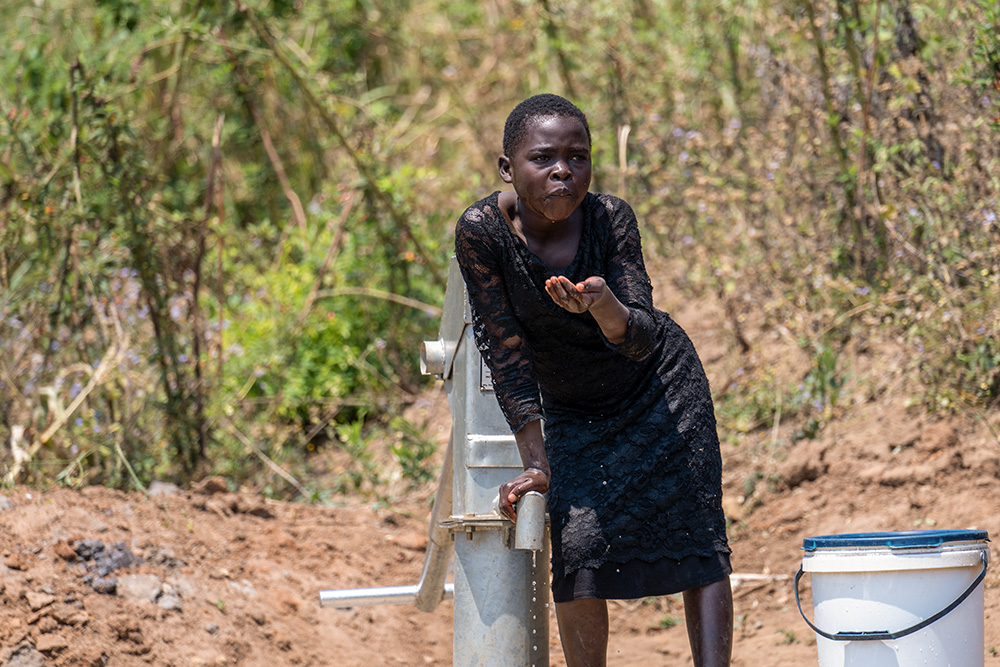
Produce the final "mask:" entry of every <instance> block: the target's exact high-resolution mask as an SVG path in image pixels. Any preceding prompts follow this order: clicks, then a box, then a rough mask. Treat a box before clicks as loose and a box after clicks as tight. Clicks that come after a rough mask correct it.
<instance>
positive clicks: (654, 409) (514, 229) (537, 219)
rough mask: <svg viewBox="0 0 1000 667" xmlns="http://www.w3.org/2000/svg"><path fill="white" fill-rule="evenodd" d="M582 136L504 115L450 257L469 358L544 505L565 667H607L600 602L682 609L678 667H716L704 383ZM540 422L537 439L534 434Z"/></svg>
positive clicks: (720, 635)
mask: <svg viewBox="0 0 1000 667" xmlns="http://www.w3.org/2000/svg"><path fill="white" fill-rule="evenodd" d="M590 146H591V140H590V128H589V126H588V124H587V119H586V117H585V116H584V114H583V113H582V112H581V111H580V110H579V109H578V108H576V107H575V106H574V105H573V104H572V103H570V102H569V101H567V100H565V99H563V98H561V97H558V96H556V95H537V96H535V97H532V98H529V99H527V100H525V101H524V102H522V103H521V104H519V105H518V106H517V107H516V108H515V109H514V110H513V111H512V112H511V114H510V116H509V117H508V118H507V123H506V125H505V127H504V137H503V152H504V154H503V155H501V156H500V158H499V162H498V165H499V170H500V178H501V179H502V180H503V181H504V182H505V183H509V184H511V185H512V186H513V188H514V191H513V192H509V191H508V192H498V193H494V194H492V195H490V196H489V197H487V198H485V199H483V200H481V201H479V202H476V203H475V204H473V205H472V206H471V207H469V209H468V210H466V211H465V213H463V214H462V217H461V218H460V219H459V221H458V226H457V228H456V232H455V249H456V254H457V257H458V262H459V265H460V266H461V269H462V274H463V276H464V278H465V282H466V285H467V287H468V291H469V299H470V301H471V304H472V310H473V322H474V325H473V326H474V330H475V334H476V341H477V345H478V347H479V349H480V351H481V352H482V354H483V357H484V358H485V360H486V363H487V365H488V366H489V367H490V370H491V371H492V373H493V385H494V388H495V390H496V396H497V400H498V401H499V403H500V407H501V409H502V411H503V413H504V416H505V417H506V419H507V421H508V423H509V424H510V427H511V430H512V431H513V432H514V437H515V440H516V441H517V446H518V450H519V451H520V454H521V459H522V461H523V463H524V472H523V473H522V474H520V475H518V476H517V477H515V478H514V479H512V480H510V481H509V482H506V483H505V484H504V485H503V486H501V487H500V500H501V502H500V504H501V512H502V513H504V514H505V515H507V516H508V517H510V518H511V519H513V520H515V521H516V515H515V510H514V504H515V503H516V502H517V500H518V499H519V498H520V497H521V496H522V495H524V494H525V493H526V492H528V491H539V492H541V493H545V492H548V510H549V515H550V517H551V521H552V596H553V599H554V600H555V603H556V617H557V619H558V623H559V632H560V635H561V637H562V642H563V652H564V653H565V655H566V661H567V663H568V664H569V666H570V667H576V666H583V665H586V666H593V665H604V664H606V661H607V643H608V612H607V602H606V600H609V599H627V598H643V597H647V596H652V595H667V594H671V593H677V592H681V591H683V592H684V610H685V616H686V619H687V628H688V637H689V640H690V642H691V650H692V653H693V654H694V664H695V665H696V667H716V666H720V665H729V660H730V654H731V646H732V622H733V607H732V592H731V589H730V585H729V574H730V573H731V572H732V568H731V567H730V564H729V553H730V549H729V546H728V544H727V541H726V523H725V517H724V515H723V512H722V481H721V475H722V462H721V457H720V454H719V439H718V435H717V433H716V426H715V414H714V411H713V407H712V398H711V394H710V392H709V387H708V381H707V379H706V377H705V372H704V370H703V369H702V365H701V362H700V360H699V359H698V355H697V353H696V352H695V350H694V346H693V345H692V344H691V341H690V340H689V339H688V337H687V335H686V334H685V333H684V331H683V330H682V329H681V328H680V327H679V326H678V325H677V324H676V323H675V322H674V321H673V320H672V319H670V317H669V316H668V315H667V314H666V313H664V312H661V311H659V310H656V309H655V308H653V299H652V286H651V285H650V282H649V277H648V276H647V275H646V268H645V266H644V264H643V259H642V250H641V247H640V242H639V229H638V225H637V223H636V219H635V215H634V214H633V213H632V209H631V208H629V206H628V204H626V203H625V202H624V201H622V200H620V199H617V198H616V197H612V196H610V195H603V194H593V193H590V192H589V191H588V189H589V187H590V176H591V162H590ZM543 421H544V422H545V427H544V431H543V428H542V422H543Z"/></svg>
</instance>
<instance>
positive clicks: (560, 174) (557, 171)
mask: <svg viewBox="0 0 1000 667" xmlns="http://www.w3.org/2000/svg"><path fill="white" fill-rule="evenodd" d="M572 173H573V172H572V171H570V168H569V165H568V164H566V161H565V160H557V161H556V163H555V164H554V165H552V176H553V177H554V178H566V177H568V176H569V175H570V174H572Z"/></svg>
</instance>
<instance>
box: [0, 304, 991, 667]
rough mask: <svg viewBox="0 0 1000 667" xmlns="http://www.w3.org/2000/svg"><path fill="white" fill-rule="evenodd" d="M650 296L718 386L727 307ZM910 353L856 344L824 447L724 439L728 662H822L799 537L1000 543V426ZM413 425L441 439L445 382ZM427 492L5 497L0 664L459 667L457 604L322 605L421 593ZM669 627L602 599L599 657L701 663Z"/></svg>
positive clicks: (734, 358)
mask: <svg viewBox="0 0 1000 667" xmlns="http://www.w3.org/2000/svg"><path fill="white" fill-rule="evenodd" d="M662 305H663V306H664V307H666V308H667V309H668V310H671V312H672V313H673V315H674V317H675V319H677V320H678V321H679V322H680V323H681V324H682V325H683V326H684V327H685V328H686V329H687V330H688V331H689V333H690V334H691V336H692V338H693V339H694V341H695V343H696V345H697V346H698V348H699V351H700V352H701V355H702V358H703V359H704V360H705V362H706V367H707V369H708V372H709V376H710V379H711V380H712V383H713V386H714V387H716V389H717V390H720V389H722V388H724V386H725V384H726V383H727V382H729V380H730V379H731V378H732V377H734V373H737V372H738V371H737V369H738V368H739V367H740V366H741V365H742V364H743V363H745V362H746V360H745V359H743V358H740V357H739V356H738V355H737V354H736V353H735V352H734V351H733V350H734V348H735V346H734V345H733V344H732V332H731V330H730V329H729V328H728V327H727V324H726V318H725V316H724V315H723V309H722V308H721V307H720V306H719V305H718V304H715V303H712V302H707V303H701V304H697V306H683V305H681V304H671V303H669V302H668V303H664V304H662ZM671 306H673V308H671ZM746 332H747V334H748V336H749V337H750V338H751V339H752V342H753V343H754V346H755V349H754V352H753V354H754V355H757V356H758V358H757V359H756V363H758V364H773V365H774V367H775V368H781V369H783V370H781V371H780V372H781V373H784V374H785V376H786V377H788V378H795V377H796V376H798V377H801V375H802V374H803V373H804V372H805V371H806V370H807V369H808V360H807V359H805V358H804V357H802V356H800V355H801V353H800V352H799V350H798V347H797V346H796V345H795V344H794V343H793V342H789V341H787V340H785V338H783V337H782V336H781V334H780V331H779V332H769V331H761V330H759V328H758V329H755V328H754V326H753V322H752V321H750V322H747V323H746ZM859 347H860V346H859ZM905 355H906V352H905V351H902V350H897V349H894V348H893V347H892V346H888V345H878V344H875V343H874V342H872V343H869V344H866V345H865V346H864V349H859V350H858V351H856V352H855V353H854V356H853V358H852V359H851V360H850V365H851V370H852V376H853V377H854V378H855V379H854V380H853V381H852V382H853V386H851V387H848V388H847V389H845V395H847V396H849V397H850V398H848V399H845V403H846V404H845V405H844V406H842V409H841V414H840V416H839V418H838V419H837V420H836V421H835V422H833V423H831V424H829V425H828V426H827V427H826V428H825V429H824V430H823V431H822V432H821V434H820V436H819V437H818V438H817V439H815V440H801V441H799V442H797V443H796V444H794V445H789V443H790V442H791V438H790V434H791V433H792V431H793V430H794V429H795V428H796V424H795V423H792V422H790V421H789V423H785V424H783V425H780V426H779V427H778V428H777V429H773V430H768V431H766V432H759V433H753V434H751V435H749V436H747V437H745V438H744V439H743V440H742V441H741V442H740V443H739V444H738V445H736V444H732V443H726V444H724V445H723V456H724V461H725V472H724V474H725V478H724V485H725V494H726V511H727V515H728V516H729V517H730V519H731V522H732V523H731V543H732V547H733V565H734V567H735V570H736V573H737V576H736V577H734V580H733V581H734V594H735V605H736V645H735V656H734V665H736V666H739V667H750V666H768V667H783V666H792V665H796V666H800V665H815V664H817V659H816V647H815V641H814V639H813V635H812V633H811V632H810V631H809V629H808V627H807V626H806V625H805V623H804V622H803V621H802V620H801V618H800V617H799V614H798V611H797V610H796V608H795V602H794V598H793V596H792V587H791V586H792V585H791V577H792V576H793V575H794V573H795V571H796V569H797V568H798V566H799V563H800V562H801V551H800V547H801V545H802V539H803V538H804V537H808V536H812V535H824V534H833V533H848V532H865V531H881V530H911V529H917V528H931V527H935V528H978V529H985V530H988V531H989V532H990V534H991V535H993V536H996V535H1000V511H998V509H1000V508H998V504H997V500H996V498H997V489H998V485H1000V443H998V441H997V439H996V437H995V436H994V435H993V434H992V433H991V431H990V429H989V427H988V423H994V424H996V423H997V421H998V420H1000V415H998V414H997V413H995V412H994V413H991V414H985V415H967V414H966V415H955V416H950V417H947V418H940V417H933V416H928V415H927V414H925V413H923V412H921V411H915V410H913V409H908V408H907V407H906V406H905V398H906V396H907V394H906V390H907V388H906V387H904V386H901V385H900V382H899V381H898V380H897V379H895V378H897V377H899V375H898V373H896V370H897V369H898V367H899V366H900V365H901V363H902V362H903V360H905ZM410 417H411V419H414V420H416V421H422V422H423V423H425V424H426V425H427V429H428V432H429V433H430V434H431V435H432V436H434V437H436V438H438V439H439V440H440V441H443V440H444V439H445V437H446V436H445V434H446V432H447V430H448V428H449V422H448V419H449V417H448V413H447V405H446V402H445V399H444V397H443V393H442V392H441V391H440V389H436V390H434V391H432V392H428V394H427V395H426V397H425V398H424V399H423V400H422V401H420V402H419V403H418V404H417V405H415V406H414V407H413V408H412V409H411V414H410ZM786 421H787V420H786ZM442 450H443V448H442ZM442 453H443V451H442V452H439V454H438V456H439V457H440V456H441V454H442ZM319 467H322V466H319ZM168 490H169V489H168ZM432 495H433V486H432V485H427V486H426V487H424V488H421V489H419V490H418V491H416V492H411V493H408V494H402V495H401V496H400V500H399V502H398V503H397V504H396V505H394V506H393V507H392V508H385V507H381V508H373V507H371V506H370V504H365V503H364V502H362V501H360V500H358V501H353V502H352V501H349V500H348V501H345V503H344V504H343V505H342V506H337V507H322V506H311V505H303V504H295V503H286V502H272V501H265V500H263V499H261V498H260V497H258V496H255V495H253V494H250V493H232V492H230V491H229V490H227V489H226V488H225V486H224V484H220V483H218V482H217V481H216V480H212V479H208V480H204V481H203V482H202V483H201V484H200V485H198V486H196V487H195V488H193V489H190V490H185V491H178V492H176V493H164V494H161V495H143V494H139V493H122V492H118V491H114V490H108V489H104V488H86V489H83V490H82V491H72V490H65V489H50V490H40V489H32V488H23V487H22V488H18V489H15V490H13V491H9V492H7V493H6V495H2V496H0V600H2V602H3V604H2V606H0V665H2V666H5V667H34V666H41V665H53V666H63V665H66V666H70V665H72V666H76V665H81V666H89V665H94V666H98V665H113V666H128V665H156V666H164V667H165V666H168V665H169V666H177V667H181V666H185V667H186V666H193V665H220V666H221V665H246V666H257V665H260V666H266V667H276V666H278V665H338V666H343V667H352V666H357V667H372V666H374V665H448V664H451V652H452V646H451V634H452V632H451V629H452V614H451V603H450V602H444V603H442V604H441V606H440V607H439V608H438V610H437V611H436V612H434V613H430V614H424V613H421V612H418V611H416V610H415V609H414V608H412V607H406V606H391V607H367V608H356V609H351V610H333V609H322V608H320V607H319V604H318V602H319V591H320V590H324V589H336V588H354V587H370V586H390V585H401V584H412V583H416V581H417V579H418V578H419V574H420V570H421V566H422V562H423V552H424V548H425V545H426V533H427V517H428V515H429V501H430V498H431V497H432ZM102 549H103V551H102ZM115 567H117V569H114V568H115ZM998 572H1000V570H997V569H996V568H994V569H993V570H992V571H991V572H990V573H989V574H988V575H987V579H986V614H985V631H986V646H985V647H984V650H985V653H986V661H987V665H990V664H996V665H1000V658H998V656H997V651H996V650H994V648H993V647H994V646H1000V574H998ZM740 575H744V576H740ZM113 577H117V580H116V583H117V586H115V587H114V588H112V587H111V586H110V584H109V579H111V578H113ZM804 590H805V592H806V600H808V599H809V597H808V585H807V586H806V587H805V588H804ZM681 619H683V608H682V603H681V600H680V598H679V596H673V597H668V598H662V599H657V600H653V601H634V602H614V603H612V604H611V626H612V627H611V630H612V636H611V644H610V648H609V659H610V664H611V665H618V666H624V665H629V666H637V667H645V666H652V665H691V664H692V662H691V658H690V656H689V651H688V647H687V636H686V631H685V628H684V625H683V623H682V622H680V623H675V622H676V621H678V620H681ZM551 627H552V632H551V637H550V647H551V656H552V663H551V664H552V665H554V666H558V665H564V664H565V662H564V661H563V658H562V654H561V650H560V648H559V637H558V632H557V629H556V623H555V620H554V618H553V619H552V623H551Z"/></svg>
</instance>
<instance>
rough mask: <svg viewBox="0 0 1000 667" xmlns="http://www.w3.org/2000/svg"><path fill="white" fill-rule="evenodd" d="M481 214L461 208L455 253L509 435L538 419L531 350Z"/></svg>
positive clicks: (478, 344)
mask: <svg viewBox="0 0 1000 667" xmlns="http://www.w3.org/2000/svg"><path fill="white" fill-rule="evenodd" d="M485 217H486V215H485V213H484V212H483V211H481V210H479V209H477V208H474V207H473V208H470V209H469V210H467V211H466V212H465V213H464V214H463V215H462V217H461V218H460V219H459V221H458V226H457V227H456V229H455V255H456V258H457V259H458V265H459V268H461V270H462V277H463V278H464V279H465V285H466V288H467V289H468V291H469V302H470V304H471V306H472V324H473V332H474V334H475V337H476V346H477V347H478V348H479V351H480V353H481V354H482V355H483V359H485V360H486V364H487V366H489V368H490V371H491V372H492V374H493V389H494V390H495V391H496V395H497V401H498V402H499V404H500V410H501V411H502V412H503V415H504V417H505V418H506V419H507V423H508V424H509V425H510V428H511V431H512V432H514V433H517V432H518V431H520V430H521V428H523V427H524V426H525V425H526V424H528V423H529V422H531V421H534V420H536V419H541V418H542V409H541V399H540V398H539V392H538V383H537V382H536V380H535V376H534V372H533V370H532V357H531V348H530V347H529V346H528V343H527V341H526V340H525V336H524V331H523V330H522V328H521V325H520V324H519V323H518V321H517V319H516V317H515V316H514V311H513V308H512V306H511V303H510V291H509V290H508V288H507V284H506V281H505V279H504V270H503V266H504V262H503V261H502V256H501V255H502V252H501V249H500V248H499V244H498V242H497V241H496V240H495V239H493V238H492V237H491V234H490V232H489V229H488V228H487V226H486V225H485V223H486V220H485Z"/></svg>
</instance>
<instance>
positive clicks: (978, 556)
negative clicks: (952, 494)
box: [795, 530, 989, 667]
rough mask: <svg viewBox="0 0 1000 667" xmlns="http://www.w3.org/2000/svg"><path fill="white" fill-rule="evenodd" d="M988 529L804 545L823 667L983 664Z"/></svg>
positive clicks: (835, 538) (814, 540)
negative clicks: (984, 585)
mask: <svg viewBox="0 0 1000 667" xmlns="http://www.w3.org/2000/svg"><path fill="white" fill-rule="evenodd" d="M987 542H989V537H988V535H987V533H986V531H984V530H922V531H906V532H889V533H859V534H853V535H826V536H822V537H810V538H806V539H805V540H804V541H803V545H802V548H803V549H804V550H805V551H806V554H805V556H804V557H803V558H802V567H801V568H800V569H799V572H798V574H797V575H796V576H795V599H796V602H798V601H799V600H798V598H799V592H798V588H799V579H800V578H801V577H802V576H803V574H804V573H809V574H810V576H811V578H812V597H813V613H814V615H815V619H814V620H813V621H810V620H809V618H808V617H807V616H806V615H805V613H804V612H802V606H801V604H799V611H800V612H802V617H803V618H804V619H805V620H806V623H808V624H809V626H810V627H811V628H812V629H813V630H815V631H816V634H817V637H816V648H817V651H818V654H819V664H820V667H919V666H927V667H983V662H984V658H983V578H984V577H985V575H986V566H987V564H988V562H989V547H988V546H987Z"/></svg>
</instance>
